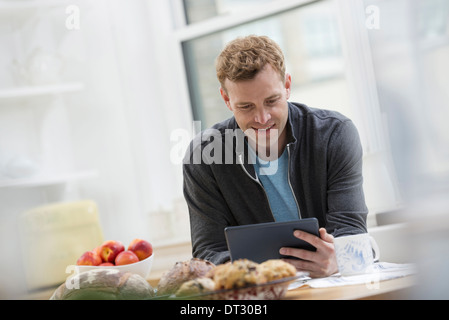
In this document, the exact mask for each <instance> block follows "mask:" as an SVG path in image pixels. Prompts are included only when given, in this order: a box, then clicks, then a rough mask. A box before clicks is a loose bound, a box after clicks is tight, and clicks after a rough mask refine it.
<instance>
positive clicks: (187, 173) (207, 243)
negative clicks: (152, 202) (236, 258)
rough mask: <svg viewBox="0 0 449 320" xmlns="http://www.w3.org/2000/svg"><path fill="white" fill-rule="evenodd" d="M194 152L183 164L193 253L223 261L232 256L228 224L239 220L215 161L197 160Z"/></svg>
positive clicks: (216, 262)
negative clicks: (214, 167)
mask: <svg viewBox="0 0 449 320" xmlns="http://www.w3.org/2000/svg"><path fill="white" fill-rule="evenodd" d="M200 149H201V148H200ZM196 151H198V149H196ZM194 152H195V150H194V151H193V152H191V153H190V154H188V156H187V157H186V158H185V159H184V164H183V176H184V185H183V191H184V197H185V199H186V202H187V205H188V208H189V216H190V231H191V239H192V254H193V257H196V258H199V259H204V260H208V261H210V262H212V263H214V264H221V263H224V262H226V261H228V260H230V254H229V251H228V247H227V243H226V237H225V234H224V228H225V227H226V226H228V225H232V224H236V222H235V221H230V219H232V217H233V216H232V214H231V213H230V210H229V207H228V205H227V203H226V201H225V199H224V198H223V195H222V193H221V191H220V189H219V187H218V184H217V181H216V179H215V177H214V174H213V170H212V168H211V166H212V165H208V164H205V163H204V162H202V163H199V164H195V163H194V161H193V158H194V156H193V153H194Z"/></svg>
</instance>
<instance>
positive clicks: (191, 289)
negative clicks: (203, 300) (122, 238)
mask: <svg viewBox="0 0 449 320" xmlns="http://www.w3.org/2000/svg"><path fill="white" fill-rule="evenodd" d="M214 290H215V282H214V281H213V280H212V279H211V278H206V277H203V278H197V279H193V280H189V281H187V282H184V283H183V284H182V285H181V287H180V288H179V289H178V290H177V291H176V296H177V297H187V296H193V295H197V294H201V293H207V292H212V291H214Z"/></svg>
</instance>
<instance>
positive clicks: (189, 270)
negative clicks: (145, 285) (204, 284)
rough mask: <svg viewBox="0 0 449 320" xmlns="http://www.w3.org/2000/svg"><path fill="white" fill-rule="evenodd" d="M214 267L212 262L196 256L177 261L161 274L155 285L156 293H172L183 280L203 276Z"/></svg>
mask: <svg viewBox="0 0 449 320" xmlns="http://www.w3.org/2000/svg"><path fill="white" fill-rule="evenodd" d="M214 267H215V265H214V264H213V263H211V262H209V261H207V260H202V259H197V258H192V259H190V260H187V261H178V262H176V263H175V265H174V266H173V267H172V268H171V269H170V270H168V271H167V272H166V273H164V274H163V275H162V277H161V279H160V281H159V283H158V285H157V293H158V295H169V294H173V293H175V292H176V291H177V290H178V289H179V288H180V287H181V285H182V284H183V283H184V282H186V281H189V280H193V279H195V278H201V277H204V276H205V275H206V274H207V273H208V272H209V271H210V270H211V269H213V268H214Z"/></svg>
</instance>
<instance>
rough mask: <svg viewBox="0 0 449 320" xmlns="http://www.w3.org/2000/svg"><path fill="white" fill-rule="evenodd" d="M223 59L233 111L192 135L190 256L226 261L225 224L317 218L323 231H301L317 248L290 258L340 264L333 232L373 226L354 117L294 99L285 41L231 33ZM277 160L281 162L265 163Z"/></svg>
mask: <svg viewBox="0 0 449 320" xmlns="http://www.w3.org/2000/svg"><path fill="white" fill-rule="evenodd" d="M216 68H217V77H218V79H219V81H220V84H221V87H220V94H221V96H222V98H223V100H224V102H225V104H226V106H227V107H228V108H229V109H230V110H231V111H232V112H233V114H234V116H233V117H232V118H230V119H228V120H225V121H223V122H221V123H218V124H216V125H215V126H213V127H212V130H209V131H207V130H206V131H205V132H203V133H202V134H200V135H198V136H197V137H195V139H194V140H193V141H192V143H191V146H190V149H189V150H188V152H187V154H186V158H185V159H184V166H183V170H184V195H185V199H186V201H187V204H188V207H189V213H190V224H191V237H192V246H193V256H194V257H198V258H202V259H206V260H210V261H211V262H213V263H215V264H220V263H223V262H226V261H228V260H229V258H230V257H229V252H228V251H227V250H228V249H227V244H226V239H225V235H224V228H225V227H227V226H234V225H245V224H255V223H263V222H272V221H288V220H294V219H301V218H307V217H316V218H317V219H318V221H319V224H320V230H319V235H320V236H319V237H317V236H314V235H311V234H308V233H305V232H299V231H296V232H295V234H294V235H295V236H296V237H298V238H300V239H302V240H305V241H307V242H309V243H310V244H312V245H313V246H314V247H315V248H317V250H316V251H315V252H311V251H306V250H300V249H295V248H281V249H280V252H281V254H283V255H288V256H294V257H297V258H300V260H298V259H289V260H288V261H289V262H290V263H292V264H293V265H294V266H295V267H296V268H297V269H298V270H299V271H307V272H309V273H310V275H311V276H312V277H324V276H329V275H331V274H333V273H335V272H337V271H338V268H337V263H336V257H335V252H334V246H333V237H338V236H341V235H348V234H357V233H364V232H366V215H367V211H368V210H367V208H366V205H365V200H364V193H363V187H362V182H363V178H362V148H361V144H360V139H359V136H358V132H357V130H356V128H355V126H354V125H353V123H352V122H351V121H350V120H349V119H348V118H346V117H344V116H342V115H341V114H339V113H337V112H332V111H326V110H319V109H313V108H309V107H307V106H305V105H303V104H298V103H290V102H288V99H289V97H290V92H291V86H292V78H291V75H290V74H288V73H286V70H285V63H284V56H283V53H282V51H281V49H280V48H279V46H278V45H277V44H276V43H275V42H273V41H272V40H271V39H269V38H267V37H263V36H248V37H245V38H238V39H236V40H234V41H232V42H230V43H229V44H228V45H227V46H226V48H225V49H224V50H223V51H222V52H221V54H220V55H219V57H218V58H217V65H216ZM239 132H244V138H245V139H239V134H238V133H239ZM229 135H231V136H232V137H231V138H230V137H229ZM242 141H243V142H242ZM234 142H235V143H234ZM211 145H213V146H214V148H210V146H211ZM218 145H219V146H220V148H218V147H217V146H218ZM199 154H202V155H203V157H202V159H201V161H198V155H199ZM207 154H209V155H210V157H212V158H213V160H215V161H211V159H210V157H204V155H207ZM229 154H231V157H230V156H229ZM252 155H257V157H255V161H251V160H254V157H252ZM220 160H221V161H220ZM230 160H232V161H230ZM233 160H235V161H233ZM272 164H275V165H274V166H272V167H271V169H275V170H271V171H270V170H268V171H270V172H269V173H266V172H264V168H265V169H266V168H267V165H268V167H270V166H271V165H272Z"/></svg>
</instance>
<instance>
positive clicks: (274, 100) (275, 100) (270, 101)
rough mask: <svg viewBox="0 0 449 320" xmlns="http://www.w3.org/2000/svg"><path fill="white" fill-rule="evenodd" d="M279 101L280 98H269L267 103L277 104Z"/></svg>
mask: <svg viewBox="0 0 449 320" xmlns="http://www.w3.org/2000/svg"><path fill="white" fill-rule="evenodd" d="M277 101H278V99H273V100H268V101H267V104H275V103H276V102H277Z"/></svg>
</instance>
